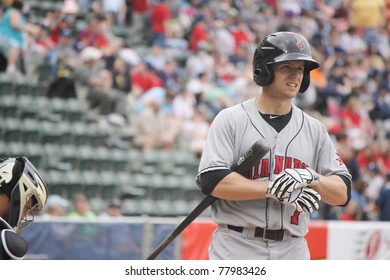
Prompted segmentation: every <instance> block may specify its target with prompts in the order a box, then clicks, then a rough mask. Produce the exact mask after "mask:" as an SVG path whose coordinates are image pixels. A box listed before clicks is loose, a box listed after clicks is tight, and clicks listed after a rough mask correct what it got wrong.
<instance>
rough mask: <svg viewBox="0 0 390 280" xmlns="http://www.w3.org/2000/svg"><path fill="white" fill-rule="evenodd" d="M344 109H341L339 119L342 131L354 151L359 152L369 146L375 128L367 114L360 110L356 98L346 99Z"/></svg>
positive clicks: (352, 96)
mask: <svg viewBox="0 0 390 280" xmlns="http://www.w3.org/2000/svg"><path fill="white" fill-rule="evenodd" d="M346 99H347V100H346V101H345V107H344V108H342V110H341V113H340V117H341V120H342V122H341V125H342V129H343V131H344V132H345V133H346V134H347V135H348V137H349V138H350V139H351V144H352V145H353V146H354V148H355V149H357V150H360V149H362V148H363V147H365V146H366V145H369V144H370V140H371V139H373V138H374V136H375V133H376V131H375V126H374V124H373V123H372V121H371V119H370V118H369V117H368V114H367V113H366V112H365V111H364V110H362V108H361V102H360V100H359V99H358V97H357V96H356V95H354V94H351V95H350V96H348V97H347V98H346Z"/></svg>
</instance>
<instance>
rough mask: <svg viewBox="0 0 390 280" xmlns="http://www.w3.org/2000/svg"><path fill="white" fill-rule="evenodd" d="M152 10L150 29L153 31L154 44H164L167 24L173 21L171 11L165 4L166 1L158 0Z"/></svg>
mask: <svg viewBox="0 0 390 280" xmlns="http://www.w3.org/2000/svg"><path fill="white" fill-rule="evenodd" d="M156 2H157V3H156V4H155V5H154V6H152V7H151V10H150V29H151V31H152V42H159V43H160V44H163V43H164V39H165V24H166V23H167V21H168V20H169V19H171V11H170V9H169V7H168V6H167V5H166V4H165V0H158V1H156Z"/></svg>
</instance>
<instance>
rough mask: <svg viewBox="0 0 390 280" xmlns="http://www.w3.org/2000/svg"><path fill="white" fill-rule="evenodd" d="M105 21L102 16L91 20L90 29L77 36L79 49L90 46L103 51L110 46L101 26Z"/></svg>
mask: <svg viewBox="0 0 390 280" xmlns="http://www.w3.org/2000/svg"><path fill="white" fill-rule="evenodd" d="M104 20H105V18H104V17H102V16H101V15H97V16H94V17H92V18H90V19H89V21H88V27H87V28H86V29H84V30H82V31H81V32H80V33H79V34H78V36H77V42H78V47H79V48H80V49H82V48H84V47H88V46H90V47H95V48H98V49H100V50H101V49H103V48H105V47H108V46H109V41H108V39H107V37H106V36H105V35H104V33H103V32H102V30H101V28H102V26H101V24H102V22H103V21H104Z"/></svg>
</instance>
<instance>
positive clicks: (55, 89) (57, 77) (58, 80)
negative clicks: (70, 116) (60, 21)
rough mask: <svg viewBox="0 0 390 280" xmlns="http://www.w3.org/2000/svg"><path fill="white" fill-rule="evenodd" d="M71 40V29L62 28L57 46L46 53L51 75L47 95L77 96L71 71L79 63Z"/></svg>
mask: <svg viewBox="0 0 390 280" xmlns="http://www.w3.org/2000/svg"><path fill="white" fill-rule="evenodd" d="M72 42H73V41H72V31H71V30H70V29H62V30H61V31H60V34H59V38H58V44H57V46H56V47H55V48H54V49H53V50H52V51H50V52H49V53H48V55H47V60H48V62H49V63H50V65H51V77H52V78H51V82H50V84H49V87H48V89H47V96H48V97H60V98H76V97H77V91H76V86H75V81H74V77H73V72H74V70H75V69H76V67H77V66H78V65H79V55H78V53H77V52H76V51H75V50H74V49H73V47H72Z"/></svg>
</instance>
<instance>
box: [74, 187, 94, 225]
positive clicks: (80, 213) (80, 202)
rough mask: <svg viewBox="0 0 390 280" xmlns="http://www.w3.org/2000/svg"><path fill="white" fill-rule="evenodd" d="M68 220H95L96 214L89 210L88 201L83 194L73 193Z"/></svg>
mask: <svg viewBox="0 0 390 280" xmlns="http://www.w3.org/2000/svg"><path fill="white" fill-rule="evenodd" d="M68 217H70V218H74V219H77V218H89V219H94V218H96V213H95V212H94V211H92V210H91V208H90V204H89V200H88V198H87V196H86V195H85V194H83V193H75V194H74V195H73V197H72V210H71V211H70V212H69V213H68Z"/></svg>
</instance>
